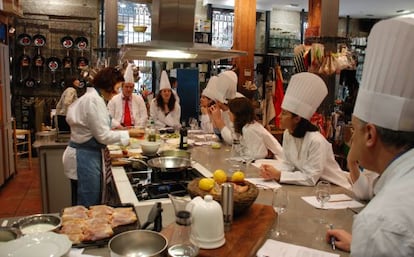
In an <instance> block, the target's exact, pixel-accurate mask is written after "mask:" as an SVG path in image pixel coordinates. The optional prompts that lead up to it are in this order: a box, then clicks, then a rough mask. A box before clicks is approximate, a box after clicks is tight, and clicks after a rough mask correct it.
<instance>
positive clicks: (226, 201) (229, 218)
mask: <svg viewBox="0 0 414 257" xmlns="http://www.w3.org/2000/svg"><path fill="white" fill-rule="evenodd" d="M233 192H234V186H233V184H232V183H223V184H222V185H221V207H222V208H223V221H224V231H229V230H230V228H231V223H232V222H233V207H234V202H233V201H234V200H233Z"/></svg>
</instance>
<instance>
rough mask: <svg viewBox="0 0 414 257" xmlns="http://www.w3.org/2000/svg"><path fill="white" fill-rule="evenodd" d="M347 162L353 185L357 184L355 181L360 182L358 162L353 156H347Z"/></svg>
mask: <svg viewBox="0 0 414 257" xmlns="http://www.w3.org/2000/svg"><path fill="white" fill-rule="evenodd" d="M346 161H347V166H348V170H349V177H350V178H351V181H352V183H355V181H357V180H358V178H359V175H360V170H359V164H358V161H357V160H355V159H354V158H352V156H351V155H348V156H347V158H346Z"/></svg>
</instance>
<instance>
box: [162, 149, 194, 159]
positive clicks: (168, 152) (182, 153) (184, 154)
mask: <svg viewBox="0 0 414 257" xmlns="http://www.w3.org/2000/svg"><path fill="white" fill-rule="evenodd" d="M159 155H160V156H161V157H164V156H174V157H182V158H187V159H190V158H191V153H190V152H189V151H185V150H179V149H172V150H164V151H161V152H160V153H159Z"/></svg>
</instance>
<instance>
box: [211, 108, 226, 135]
mask: <svg viewBox="0 0 414 257" xmlns="http://www.w3.org/2000/svg"><path fill="white" fill-rule="evenodd" d="M208 110H209V112H210V119H211V120H212V122H213V126H214V127H215V128H218V129H219V130H221V129H222V128H223V127H224V126H225V124H224V121H223V119H222V117H221V110H220V108H219V107H218V106H217V105H216V104H214V105H212V106H210V107H209V108H208Z"/></svg>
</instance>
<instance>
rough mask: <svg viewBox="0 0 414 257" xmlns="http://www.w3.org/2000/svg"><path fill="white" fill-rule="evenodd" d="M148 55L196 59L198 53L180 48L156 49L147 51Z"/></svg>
mask: <svg viewBox="0 0 414 257" xmlns="http://www.w3.org/2000/svg"><path fill="white" fill-rule="evenodd" d="M147 57H154V58H171V59H194V58H196V57H197V54H192V53H186V52H183V51H179V50H154V51H147Z"/></svg>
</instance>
